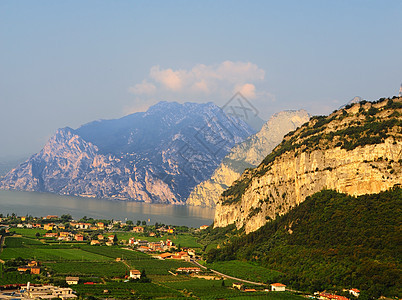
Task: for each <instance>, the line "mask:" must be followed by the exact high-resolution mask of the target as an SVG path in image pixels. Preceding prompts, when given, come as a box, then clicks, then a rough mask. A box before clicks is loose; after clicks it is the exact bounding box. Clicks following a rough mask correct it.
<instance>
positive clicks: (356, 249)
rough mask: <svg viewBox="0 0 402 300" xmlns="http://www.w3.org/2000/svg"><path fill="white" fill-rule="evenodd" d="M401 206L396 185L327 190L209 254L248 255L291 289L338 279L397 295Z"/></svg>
mask: <svg viewBox="0 0 402 300" xmlns="http://www.w3.org/2000/svg"><path fill="white" fill-rule="evenodd" d="M401 208H402V190H401V189H400V188H395V189H392V190H389V191H386V192H382V193H379V194H373V195H363V196H359V197H352V196H348V195H345V194H340V193H337V192H335V191H331V190H325V191H322V192H320V193H317V194H314V195H313V196H311V197H308V198H307V199H306V200H305V201H304V202H303V203H301V204H300V205H299V206H298V207H296V208H295V209H293V210H291V211H290V212H288V213H287V214H286V215H283V216H281V217H278V218H277V219H275V220H274V221H272V222H269V223H267V224H266V225H265V226H263V227H261V228H260V229H259V230H258V231H256V232H253V233H250V234H248V235H245V236H242V237H240V238H237V239H235V240H233V239H232V240H231V242H230V243H226V245H225V246H224V247H221V248H220V249H212V250H210V251H209V253H208V256H207V258H208V261H209V262H217V261H226V260H232V259H239V260H248V261H251V262H255V263H258V264H260V265H262V266H264V267H267V268H268V269H273V270H278V271H281V272H283V273H284V274H283V275H282V276H281V277H279V278H280V280H281V282H283V283H286V284H288V285H291V286H292V287H294V288H295V289H302V290H310V291H316V290H324V289H329V290H331V289H333V288H334V285H336V286H339V287H345V288H347V287H349V288H350V287H356V288H359V289H361V290H365V291H367V292H368V294H369V295H370V296H371V297H379V296H380V295H386V296H398V297H400V296H401V293H402V291H401V289H400V288H401V286H402V282H401V278H402V276H401V275H402V272H401V258H402V245H401V243H400V237H401V228H400V225H401V224H402V213H401ZM290 228H291V229H292V231H291V232H292V233H290V231H289V229H290Z"/></svg>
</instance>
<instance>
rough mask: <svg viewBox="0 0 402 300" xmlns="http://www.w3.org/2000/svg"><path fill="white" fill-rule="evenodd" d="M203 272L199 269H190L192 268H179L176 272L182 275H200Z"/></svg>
mask: <svg viewBox="0 0 402 300" xmlns="http://www.w3.org/2000/svg"><path fill="white" fill-rule="evenodd" d="M200 271H201V269H200V268H197V267H190V268H178V269H177V270H176V272H180V273H187V274H188V273H199V272H200Z"/></svg>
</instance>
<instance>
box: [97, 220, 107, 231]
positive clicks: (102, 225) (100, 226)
mask: <svg viewBox="0 0 402 300" xmlns="http://www.w3.org/2000/svg"><path fill="white" fill-rule="evenodd" d="M96 226H98V228H99V229H100V230H104V229H105V224H104V223H102V222H98V223H96Z"/></svg>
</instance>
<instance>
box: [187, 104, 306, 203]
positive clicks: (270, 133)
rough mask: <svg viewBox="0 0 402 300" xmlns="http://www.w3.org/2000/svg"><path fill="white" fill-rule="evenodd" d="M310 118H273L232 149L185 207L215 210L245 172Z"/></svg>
mask: <svg viewBox="0 0 402 300" xmlns="http://www.w3.org/2000/svg"><path fill="white" fill-rule="evenodd" d="M309 118H310V116H309V114H308V113H307V112H306V111H305V110H298V111H282V112H279V113H277V114H275V115H273V116H272V117H271V118H270V120H269V121H268V122H267V123H265V124H264V125H263V126H262V128H261V130H260V131H259V132H258V133H256V134H255V135H252V136H251V137H249V138H248V139H247V140H245V141H244V142H242V143H240V144H238V145H236V146H235V147H233V149H232V150H231V151H230V152H229V154H227V155H226V157H225V158H224V159H223V161H222V163H221V164H220V165H219V167H218V168H217V169H216V170H215V172H214V174H213V175H212V177H211V178H210V179H208V180H205V181H203V182H201V183H200V184H198V185H197V186H196V187H195V188H194V190H193V191H192V192H191V194H190V196H189V197H188V199H187V202H186V203H187V204H189V205H199V206H210V207H215V205H216V202H218V200H219V196H220V195H221V194H222V192H223V191H224V190H225V189H227V188H228V187H229V186H231V185H232V183H233V182H234V181H235V180H236V179H238V178H239V177H240V175H241V173H242V172H243V171H244V170H245V169H246V168H250V167H256V166H257V165H258V164H259V163H260V162H261V161H262V160H263V159H264V157H265V156H267V154H268V153H269V152H271V151H272V149H273V148H274V147H275V146H277V145H278V144H279V143H280V142H281V141H282V139H283V136H284V135H285V134H286V133H288V132H290V131H292V130H295V129H296V128H297V127H299V126H301V125H302V124H304V123H306V122H307V121H308V120H309Z"/></svg>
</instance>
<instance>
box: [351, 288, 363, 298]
mask: <svg viewBox="0 0 402 300" xmlns="http://www.w3.org/2000/svg"><path fill="white" fill-rule="evenodd" d="M349 294H352V295H353V296H355V297H359V295H360V291H359V290H358V289H350V290H349Z"/></svg>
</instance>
